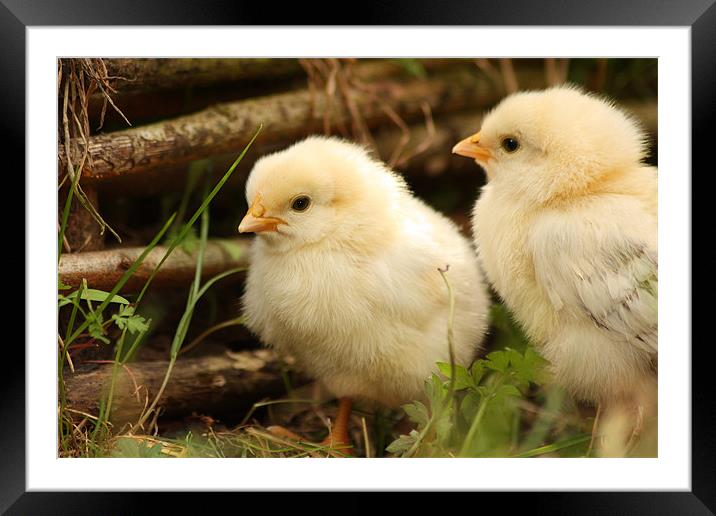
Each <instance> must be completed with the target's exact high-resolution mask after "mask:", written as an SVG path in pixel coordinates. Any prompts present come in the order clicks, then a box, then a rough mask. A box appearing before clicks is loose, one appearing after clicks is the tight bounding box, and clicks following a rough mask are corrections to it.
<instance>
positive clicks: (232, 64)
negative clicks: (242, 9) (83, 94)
mask: <svg viewBox="0 0 716 516" xmlns="http://www.w3.org/2000/svg"><path fill="white" fill-rule="evenodd" d="M103 61H104V64H105V66H106V67H107V75H108V76H110V77H113V78H114V79H113V80H112V86H113V87H114V88H115V89H116V90H117V91H122V92H124V91H136V90H152V89H167V88H185V87H186V86H205V85H207V84H213V83H218V82H233V81H241V80H243V81H246V80H255V79H266V78H275V77H286V76H289V75H298V74H301V73H302V72H303V70H302V68H301V65H300V64H299V63H298V60H297V59H246V58H244V59H225V58H224V59H222V58H193V59H187V58H179V59H167V58H164V59H162V58H149V59H144V58H142V59H136V58H131V59H124V58H122V59H116V58H104V59H103Z"/></svg>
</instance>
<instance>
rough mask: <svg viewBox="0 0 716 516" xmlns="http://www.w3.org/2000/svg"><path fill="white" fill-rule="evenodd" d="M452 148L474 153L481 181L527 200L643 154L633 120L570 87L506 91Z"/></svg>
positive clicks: (555, 193) (575, 188) (579, 185)
mask: <svg viewBox="0 0 716 516" xmlns="http://www.w3.org/2000/svg"><path fill="white" fill-rule="evenodd" d="M453 152H454V153H456V154H460V155H462V156H467V157H471V158H473V159H475V161H476V162H477V163H478V164H479V165H481V166H482V167H483V168H484V169H485V172H486V173H487V177H488V180H490V181H493V180H496V181H499V182H500V183H502V184H506V185H509V186H510V187H511V188H513V189H514V190H515V193H518V194H523V195H526V196H527V197H528V198H530V199H531V200H532V201H535V202H548V201H550V200H551V199H553V198H555V197H563V196H572V195H579V194H580V193H583V192H585V191H589V190H590V188H591V187H592V186H594V185H595V184H598V183H599V182H600V181H602V180H603V179H604V178H606V177H609V176H611V175H612V174H618V173H620V171H624V170H627V169H629V168H631V167H634V166H637V165H638V164H639V163H640V162H641V161H642V159H644V157H645V155H646V139H645V135H644V133H643V131H642V130H641V128H640V127H639V126H638V124H637V123H636V122H635V121H634V120H633V119H632V118H631V117H629V116H628V115H626V114H625V113H624V112H622V111H621V110H619V109H617V108H616V107H615V106H614V105H613V104H612V103H610V102H608V101H606V100H604V99H602V98H599V97H597V96H595V95H592V94H587V93H584V92H582V91H580V90H579V89H578V88H576V87H569V86H562V87H555V88H550V89H547V90H543V91H530V92H520V93H516V94H513V95H511V96H509V97H507V98H506V99H504V100H503V101H502V102H501V103H500V104H498V105H497V106H496V107H495V108H494V109H493V110H492V111H491V112H490V113H489V114H488V115H487V116H486V117H485V119H484V121H483V123H482V128H481V129H480V131H479V132H478V133H476V134H474V135H472V136H470V137H468V138H466V139H464V140H462V141H461V142H459V143H458V144H457V145H455V147H454V148H453Z"/></svg>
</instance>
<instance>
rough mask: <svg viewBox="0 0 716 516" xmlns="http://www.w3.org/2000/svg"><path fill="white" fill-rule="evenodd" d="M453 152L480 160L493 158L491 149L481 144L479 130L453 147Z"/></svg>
mask: <svg viewBox="0 0 716 516" xmlns="http://www.w3.org/2000/svg"><path fill="white" fill-rule="evenodd" d="M452 152H453V154H459V155H460V156H465V157H466V158H472V159H475V160H478V161H487V160H489V159H490V158H492V153H491V152H490V150H489V149H487V148H485V147H483V146H482V145H480V133H479V132H477V133H475V134H473V135H472V136H468V137H467V138H465V139H464V140H462V141H461V142H459V143H458V144H457V145H455V146H454V147H453V148H452Z"/></svg>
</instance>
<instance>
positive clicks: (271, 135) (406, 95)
mask: <svg viewBox="0 0 716 516" xmlns="http://www.w3.org/2000/svg"><path fill="white" fill-rule="evenodd" d="M542 80H543V78H542V75H541V74H539V75H535V76H534V77H532V75H529V76H526V77H522V78H521V84H523V85H524V87H536V86H537V85H541V84H542ZM374 86H376V88H375V90H374V91H371V92H367V91H357V92H355V103H356V106H357V109H358V110H359V111H360V113H361V116H362V117H363V119H364V122H365V123H366V125H367V126H368V127H375V126H378V125H380V124H382V123H385V122H387V121H389V119H390V117H389V113H388V111H389V110H393V111H394V112H396V113H397V114H398V115H399V116H401V117H402V118H403V119H404V120H405V121H411V120H415V119H416V118H421V117H422V116H423V106H424V105H425V104H426V103H427V104H428V105H429V106H430V107H431V109H432V112H433V113H440V112H450V111H456V110H463V109H469V108H475V107H487V106H489V105H491V104H493V103H494V102H495V101H496V100H498V99H497V95H498V94H497V93H496V92H495V89H494V88H493V87H492V86H491V84H490V83H489V80H487V79H486V78H484V77H483V76H481V75H479V74H476V73H474V71H473V72H467V71H464V72H463V71H460V72H457V71H456V72H451V73H444V74H439V75H435V76H432V77H430V78H428V79H424V80H423V79H420V80H417V79H416V80H411V81H406V82H402V83H396V82H394V81H386V82H385V83H383V84H380V85H379V84H375V85H374ZM315 101H316V102H315V107H316V109H315V110H314V111H313V112H312V110H311V105H312V104H311V95H310V93H309V92H308V91H307V90H301V91H297V92H291V93H285V94H279V95H273V96H269V97H263V98H256V99H250V100H243V101H237V102H228V103H223V104H218V105H215V106H213V107H210V108H208V109H205V110H203V111H201V112H199V113H196V114H193V115H187V116H183V117H179V118H176V119H173V120H169V121H165V122H162V123H157V124H152V125H148V126H144V127H138V128H135V129H128V130H124V131H118V132H114V133H109V134H106V135H98V136H93V137H91V138H90V143H89V153H90V156H91V160H90V162H89V163H88V164H87V166H86V167H85V169H84V170H83V175H84V177H85V179H86V181H92V180H99V179H103V178H107V177H116V176H124V175H131V174H139V173H142V172H146V171H148V170H153V169H156V168H159V167H168V166H178V165H183V164H187V163H189V162H190V161H192V160H195V159H198V158H202V157H207V156H211V155H215V154H221V153H223V152H233V153H238V152H239V151H240V150H241V149H242V148H243V146H244V145H245V144H246V143H247V142H248V140H249V139H250V138H251V136H252V135H253V133H254V131H255V130H256V128H257V127H258V126H259V125H260V124H263V126H264V130H263V133H262V134H261V136H260V137H259V140H258V141H257V143H260V144H269V143H276V142H280V141H289V140H292V139H297V138H300V137H302V136H305V135H307V134H312V133H316V132H321V131H322V128H323V112H324V110H325V109H327V108H326V103H325V98H324V96H323V95H317V96H316V98H315ZM333 107H334V108H335V110H334V113H333V115H332V121H333V123H334V124H335V123H337V122H341V123H343V124H346V123H347V122H348V121H349V114H348V112H347V110H346V109H345V108H344V107H343V105H342V104H337V103H334V106H333ZM390 123H392V122H390ZM72 149H73V151H72V153H73V162H74V161H78V159H77V158H78V157H79V156H80V154H81V152H82V142H80V141H78V140H73V141H72ZM64 160H65V156H64V150H63V148H60V161H61V162H62V163H64Z"/></svg>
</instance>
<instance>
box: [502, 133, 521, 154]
mask: <svg viewBox="0 0 716 516" xmlns="http://www.w3.org/2000/svg"><path fill="white" fill-rule="evenodd" d="M501 145H502V148H503V149H505V150H506V151H507V152H515V151H516V150H517V149H519V148H520V142H518V141H517V139H516V138H513V137H511V136H508V137H506V138H503V139H502V142H501Z"/></svg>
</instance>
